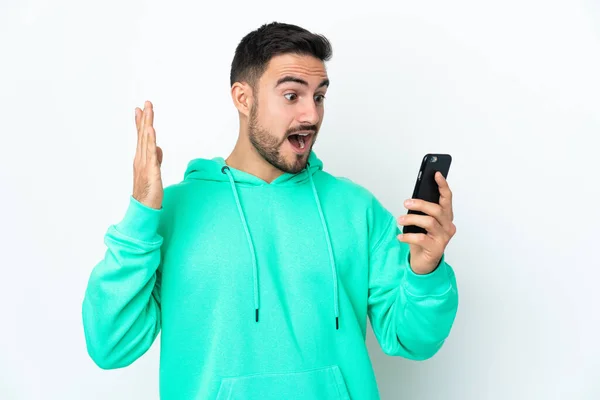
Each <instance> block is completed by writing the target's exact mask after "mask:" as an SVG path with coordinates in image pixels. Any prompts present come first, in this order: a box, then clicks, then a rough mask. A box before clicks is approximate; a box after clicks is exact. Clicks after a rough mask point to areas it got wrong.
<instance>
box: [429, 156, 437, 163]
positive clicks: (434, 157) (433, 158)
mask: <svg viewBox="0 0 600 400" xmlns="http://www.w3.org/2000/svg"><path fill="white" fill-rule="evenodd" d="M429 160H430V161H431V162H436V161H437V157H436V156H431V158H430V159H429Z"/></svg>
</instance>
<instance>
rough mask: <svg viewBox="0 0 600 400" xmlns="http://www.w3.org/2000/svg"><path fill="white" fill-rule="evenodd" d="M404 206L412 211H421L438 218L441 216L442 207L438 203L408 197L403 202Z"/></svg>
mask: <svg viewBox="0 0 600 400" xmlns="http://www.w3.org/2000/svg"><path fill="white" fill-rule="evenodd" d="M404 206H405V207H406V208H407V209H409V210H413V211H421V212H424V213H425V214H427V215H430V216H432V217H434V218H436V219H438V220H440V219H441V218H442V216H443V210H442V207H441V206H440V205H439V204H436V203H432V202H430V201H425V200H421V199H408V200H406V201H405V202H404Z"/></svg>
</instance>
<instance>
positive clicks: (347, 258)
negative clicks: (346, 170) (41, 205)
mask: <svg viewBox="0 0 600 400" xmlns="http://www.w3.org/2000/svg"><path fill="white" fill-rule="evenodd" d="M330 57H331V47H330V44H329V42H328V41H327V39H326V38H324V37H322V36H320V35H316V34H312V33H310V32H308V31H306V30H304V29H302V28H300V27H297V26H294V25H289V24H282V23H272V24H267V25H263V26H262V27H260V28H259V29H258V30H256V31H254V32H252V33H250V34H248V35H247V36H246V37H244V38H243V39H242V41H241V42H240V44H239V46H238V47H237V49H236V52H235V57H234V59H233V63H232V67H231V95H232V99H233V102H234V104H235V106H236V108H237V109H238V111H239V117H240V130H239V139H238V141H237V144H236V145H235V148H234V149H233V151H232V152H231V154H230V155H229V157H228V158H227V159H223V158H218V157H216V158H213V159H196V160H192V161H191V162H190V163H189V165H188V167H187V170H186V171H185V174H184V178H183V180H182V182H180V183H178V184H174V185H171V186H168V187H167V188H165V190H164V191H163V185H162V182H161V173H160V165H161V162H162V150H161V149H160V148H159V147H157V145H156V136H155V131H154V128H153V118H154V113H153V109H152V104H151V103H150V102H146V103H145V105H144V109H143V110H141V109H138V108H136V118H135V120H136V125H137V130H138V144H137V150H136V155H135V161H134V184H133V194H132V196H131V197H130V203H129V207H128V209H127V211H126V213H125V215H124V217H123V219H122V220H121V221H120V222H119V223H118V224H116V225H111V226H110V227H109V229H108V231H107V233H106V236H105V243H106V246H107V251H106V253H105V256H104V258H103V259H102V260H101V261H100V262H99V263H98V264H97V265H96V266H95V268H94V269H93V271H92V273H91V277H90V280H89V284H88V287H87V291H86V294H85V299H84V301H83V325H84V328H85V338H86V343H87V346H88V351H89V354H90V356H91V358H92V359H93V360H94V361H95V362H96V363H97V364H98V365H99V366H100V367H101V368H105V369H109V368H121V367H125V366H127V365H130V364H131V363H133V362H134V361H135V360H136V359H138V358H139V357H140V356H142V355H143V354H144V353H145V352H146V351H147V350H148V349H149V348H150V346H151V345H152V344H153V342H154V340H155V338H156V337H157V335H158V333H159V331H160V332H161V361H160V395H161V398H163V399H190V400H191V399H217V400H223V399H229V400H235V399H261V400H274V399H278V400H279V399H350V398H351V399H353V400H363V399H378V398H379V393H378V389H377V385H376V379H375V376H374V372H373V369H372V365H371V362H370V359H369V354H368V351H367V347H366V345H365V336H366V322H367V318H369V319H370V321H371V325H372V327H373V331H374V333H375V335H376V337H377V340H378V341H379V343H380V345H381V348H382V349H383V351H384V352H385V353H386V354H389V355H393V356H403V357H406V358H409V359H413V360H423V359H427V358H430V357H432V356H433V355H434V354H435V353H436V352H437V351H438V350H439V349H440V347H441V346H442V343H443V342H444V341H445V339H446V338H447V336H448V334H449V332H450V330H451V326H452V324H453V321H454V318H455V315H456V311H457V304H458V297H457V288H456V280H455V276H454V273H453V270H452V268H451V267H450V265H448V264H447V263H446V260H445V257H444V251H445V248H446V246H447V245H448V242H449V240H450V238H451V237H452V236H453V235H454V233H455V226H454V224H453V222H452V220H453V215H452V198H451V192H450V189H449V187H448V184H447V182H446V181H445V180H444V178H443V177H442V176H441V175H439V174H438V176H437V178H436V180H437V182H438V184H439V187H440V193H441V199H440V204H439V205H438V204H433V203H425V202H422V201H414V202H412V203H410V204H409V203H406V206H407V208H409V209H413V210H420V211H423V212H425V213H426V214H428V215H404V216H403V217H401V219H398V220H396V218H395V217H394V216H392V215H391V214H390V213H389V212H388V211H387V210H386V209H385V208H384V207H383V206H382V205H381V203H379V202H378V201H377V200H376V199H375V197H374V196H373V195H372V194H371V193H370V192H369V191H367V190H366V189H364V188H362V187H360V186H358V185H357V184H354V183H352V182H350V181H349V180H348V179H344V178H338V177H334V176H332V175H330V174H328V173H327V172H325V171H324V169H323V163H322V162H321V160H320V159H319V158H317V156H316V155H315V153H314V152H313V146H314V144H315V140H316V138H317V135H318V133H319V129H320V126H321V123H322V121H323V114H324V99H325V95H326V92H327V89H328V86H329V79H328V76H327V72H326V68H325V62H326V61H328V60H329V59H330ZM399 224H400V225H412V224H414V225H417V226H421V227H424V228H426V229H427V230H428V233H427V234H422V235H421V234H406V235H405V236H402V235H400V230H399V227H398V225H399Z"/></svg>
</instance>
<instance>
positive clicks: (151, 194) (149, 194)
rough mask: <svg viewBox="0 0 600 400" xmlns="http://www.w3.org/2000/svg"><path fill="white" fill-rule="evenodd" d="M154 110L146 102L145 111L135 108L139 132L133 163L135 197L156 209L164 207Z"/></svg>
mask: <svg viewBox="0 0 600 400" xmlns="http://www.w3.org/2000/svg"><path fill="white" fill-rule="evenodd" d="M153 123H154V110H153V109H152V103H151V102H149V101H146V102H145V103H144V110H143V111H142V110H141V109H140V108H139V107H136V108H135V125H136V127H137V132H138V141H137V150H136V152H135V159H134V161H133V197H134V198H135V199H136V200H137V201H139V202H140V203H142V204H144V205H146V206H148V207H151V208H155V209H157V210H158V209H160V208H161V207H162V201H163V184H162V178H161V175H160V166H161V164H162V158H163V153H162V149H161V148H160V147H158V146H157V145H156V132H155V131H154V126H153V125H152V124H153Z"/></svg>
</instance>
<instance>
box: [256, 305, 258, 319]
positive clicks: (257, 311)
mask: <svg viewBox="0 0 600 400" xmlns="http://www.w3.org/2000/svg"><path fill="white" fill-rule="evenodd" d="M256 322H258V308H257V309H256Z"/></svg>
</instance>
